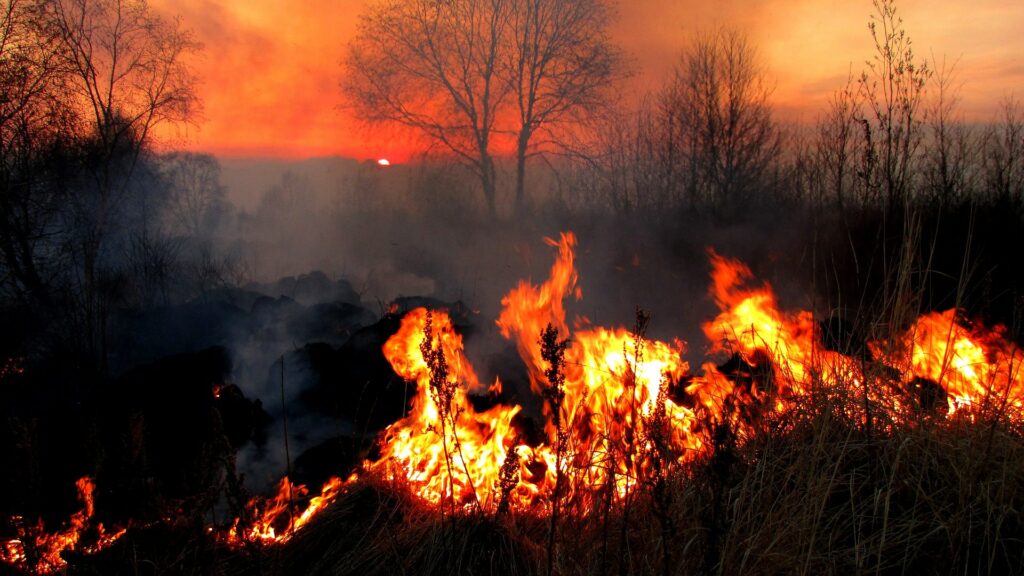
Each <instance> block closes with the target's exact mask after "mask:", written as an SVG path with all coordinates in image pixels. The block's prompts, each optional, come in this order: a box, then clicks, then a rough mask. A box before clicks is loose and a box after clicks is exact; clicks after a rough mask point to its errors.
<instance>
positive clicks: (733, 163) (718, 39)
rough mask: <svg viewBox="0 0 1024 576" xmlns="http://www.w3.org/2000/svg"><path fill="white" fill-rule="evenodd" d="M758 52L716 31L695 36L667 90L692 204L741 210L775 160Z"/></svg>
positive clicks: (672, 133) (776, 142)
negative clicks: (709, 202)
mask: <svg viewBox="0 0 1024 576" xmlns="http://www.w3.org/2000/svg"><path fill="white" fill-rule="evenodd" d="M770 94H771V90H770V88H769V87H768V86H767V83H766V81H765V77H764V70H763V68H762V67H761V65H760V64H759V61H758V57H757V53H756V51H755V50H754V48H753V47H752V46H751V45H750V43H749V42H748V41H747V38H746V37H745V36H744V35H743V34H741V33H739V32H735V31H728V30H721V31H718V32H716V33H712V34H704V35H701V36H700V37H698V38H697V40H696V41H695V42H694V44H693V45H692V47H691V48H690V49H688V50H687V51H686V52H685V53H684V54H683V57H682V61H681V62H680V65H679V67H678V69H677V72H676V76H675V78H674V80H673V82H672V84H671V85H670V86H669V87H667V88H666V90H665V92H664V96H663V98H664V100H665V101H664V103H663V105H662V109H663V111H664V112H663V113H664V114H665V117H666V119H669V120H671V121H672V122H674V123H677V127H675V128H671V129H669V131H668V132H667V134H668V136H669V137H670V138H673V139H676V140H677V141H678V143H676V144H673V145H672V150H673V151H674V152H673V154H675V157H678V158H680V160H681V162H682V166H681V170H680V171H679V175H680V176H681V184H682V185H683V186H684V189H685V196H686V197H688V198H689V200H690V202H691V205H693V204H695V203H697V202H698V201H701V200H705V201H711V202H712V203H713V204H714V205H716V206H718V207H723V206H734V207H735V206H740V205H743V204H744V203H746V202H748V201H750V200H753V199H755V198H756V197H755V193H757V192H759V191H761V189H762V185H763V184H764V180H765V178H766V176H767V175H768V174H769V171H770V168H771V167H772V164H773V163H774V162H775V161H776V160H777V159H778V156H779V149H780V136H779V130H778V127H777V126H776V124H775V122H774V121H773V120H772V117H771V108H770V106H769V103H768V97H769V96H770Z"/></svg>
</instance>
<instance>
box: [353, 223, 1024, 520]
mask: <svg viewBox="0 0 1024 576" xmlns="http://www.w3.org/2000/svg"><path fill="white" fill-rule="evenodd" d="M547 243H548V244H549V245H550V246H552V247H554V248H555V249H556V250H557V255H556V258H555V262H554V264H553V265H552V267H551V273H550V276H549V278H548V279H547V280H546V281H545V282H543V283H541V284H539V285H533V284H531V283H529V282H521V283H520V284H519V285H518V286H517V287H516V288H514V289H513V290H512V291H510V292H509V293H508V294H507V295H506V296H505V297H504V298H503V299H502V305H503V307H504V308H503V310H502V312H501V315H500V316H499V318H498V320H497V325H498V327H499V328H500V330H501V333H502V335H503V336H505V337H506V338H508V339H511V340H513V341H514V342H515V344H516V348H517V350H518V351H519V354H520V356H521V358H522V360H523V362H524V363H525V365H526V367H527V369H528V372H529V376H530V384H531V389H532V391H533V392H534V393H535V394H538V395H539V396H541V397H542V398H544V399H545V402H544V416H545V418H546V423H545V439H544V441H543V442H541V443H540V444H538V445H536V446H531V445H527V444H525V443H523V442H522V441H520V440H519V438H518V436H517V434H516V430H515V427H514V425H513V419H514V417H515V416H516V415H517V414H518V413H519V412H520V410H521V408H520V407H519V406H496V407H494V408H491V409H489V410H487V411H486V412H482V413H478V412H476V411H475V410H474V409H473V406H472V404H471V403H470V402H469V401H468V394H469V393H471V392H475V391H479V390H480V389H481V386H480V383H479V381H478V379H477V376H476V373H475V371H474V370H473V368H472V366H471V365H470V364H469V362H468V360H467V359H466V357H465V355H464V350H463V343H462V338H461V336H460V335H459V334H458V333H457V332H455V331H454V328H453V326H452V324H451V320H450V318H449V317H448V315H447V313H446V312H444V311H442V310H437V311H433V312H431V311H427V310H425V309H422V308H421V309H417V310H413V311H412V312H410V313H409V314H408V315H407V316H406V317H405V318H404V319H403V321H402V327H401V329H400V330H399V331H398V333H397V334H395V336H394V337H392V338H391V339H390V340H389V341H388V342H387V343H386V344H385V346H384V352H385V356H386V357H387V359H388V360H389V362H391V364H392V366H393V368H394V369H395V371H396V373H398V374H399V375H401V376H402V377H403V378H406V379H408V380H410V381H414V382H416V384H417V394H416V396H415V398H414V399H413V400H412V404H411V409H410V412H409V413H408V415H407V416H406V417H405V418H404V419H402V420H401V421H399V422H397V423H395V424H394V425H392V426H391V427H390V428H388V430H387V432H386V433H385V435H384V438H383V440H382V444H381V458H380V459H378V460H376V461H373V462H368V463H366V468H367V469H368V470H369V471H379V472H382V473H383V474H384V475H385V476H386V477H388V478H392V479H403V480H404V481H406V482H408V484H409V486H410V487H411V489H412V491H413V492H414V493H415V494H417V495H418V496H420V497H421V498H423V499H424V500H425V501H428V502H432V503H434V504H441V505H444V504H445V503H446V502H450V503H452V505H453V508H455V507H458V506H460V507H463V508H472V507H480V506H482V507H495V508H500V506H501V503H499V502H498V501H499V500H500V499H504V498H507V499H509V500H510V502H509V504H511V505H512V506H514V507H517V508H520V509H537V508H538V506H539V507H540V508H541V509H544V507H546V506H550V503H551V501H552V500H553V499H555V498H565V499H568V500H569V501H571V502H573V504H574V505H575V507H576V509H577V510H582V509H585V508H586V507H587V506H590V505H592V504H594V503H595V502H596V500H595V499H596V498H600V497H602V496H601V495H602V494H611V495H612V497H613V498H623V497H626V496H627V495H628V494H629V493H630V492H631V491H632V490H633V489H634V488H635V487H636V486H637V485H639V484H640V483H642V482H644V481H645V480H646V479H649V477H650V476H651V474H656V473H658V472H657V470H662V469H663V468H664V466H666V465H675V464H678V463H683V462H686V461H688V460H691V459H693V458H695V457H697V456H699V455H701V454H705V453H706V452H707V451H708V450H709V449H710V447H709V445H708V442H707V438H708V436H707V435H708V431H709V424H713V423H716V422H719V423H721V422H724V423H728V424H729V425H730V426H732V427H733V429H734V431H735V432H736V433H737V436H738V437H739V438H741V439H742V437H743V436H744V435H745V434H747V433H749V432H750V431H751V429H752V427H753V425H754V422H753V419H754V418H755V417H756V415H757V414H767V413H771V412H775V413H782V412H785V411H787V410H790V409H792V408H793V407H795V406H797V405H798V404H799V402H800V401H801V399H802V398H805V397H806V396H807V395H808V394H810V393H812V391H814V390H816V389H819V390H829V391H839V392H840V393H843V394H846V395H847V397H850V398H860V397H861V395H865V396H866V399H867V401H868V402H869V403H870V404H871V405H872V406H883V407H885V406H888V408H889V409H890V410H891V411H892V413H893V414H899V413H900V411H901V410H903V409H905V408H906V407H907V406H909V405H911V404H912V402H909V401H908V399H909V398H910V397H911V396H912V394H913V393H914V388H913V386H912V384H913V383H914V382H917V381H919V380H921V379H925V380H927V381H931V382H935V383H936V385H938V386H940V387H941V388H942V390H943V391H944V392H945V394H946V398H947V400H948V403H949V411H950V412H953V411H955V410H957V409H959V408H961V407H964V406H976V405H978V404H979V403H980V402H989V401H991V400H992V399H997V400H1001V401H1002V402H1003V404H1004V405H1005V406H1009V407H1013V408H1021V407H1022V405H1024V386H1022V384H1024V375H1022V373H1021V371H1020V369H1019V368H1018V364H1019V361H1020V358H1021V354H1020V351H1019V350H1018V349H1017V348H1016V347H1015V346H1014V345H1012V344H1010V343H1008V342H1007V341H1006V340H1005V338H1004V337H1003V332H1002V329H1000V328H997V329H993V330H987V329H985V328H983V327H980V326H978V327H974V328H972V327H970V326H968V325H965V324H963V323H961V322H960V321H959V320H957V318H956V311H952V310H951V311H947V312H942V313H929V314H925V315H924V316H922V317H921V318H920V319H919V320H918V322H917V323H916V324H915V325H914V326H912V327H911V328H910V329H909V330H907V331H906V332H905V333H901V334H898V335H897V337H896V338H895V344H893V343H890V344H888V345H886V346H882V345H881V344H878V343H869V347H870V349H871V351H872V352H873V353H874V357H873V358H870V359H866V358H854V357H850V356H847V355H844V354H841V353H839V352H835V351H832V350H828V349H826V348H825V347H824V346H823V344H822V341H821V333H820V329H819V327H818V325H817V323H816V322H815V320H814V316H813V314H812V313H811V312H809V311H795V312H787V311H783V310H781V309H780V308H779V306H778V303H777V299H776V297H775V294H774V292H773V290H772V288H771V286H770V285H768V284H767V283H764V284H760V285H758V284H754V283H752V281H753V274H752V273H751V271H750V269H749V268H748V267H747V266H746V265H744V264H743V263H741V262H739V261H736V260H730V259H727V258H724V257H722V256H719V255H718V254H716V253H715V252H713V251H710V252H709V255H710V260H711V266H712V274H711V278H712V282H711V288H710V296H711V298H712V299H713V300H714V302H715V303H716V304H717V305H718V307H719V309H720V313H719V314H718V315H717V316H716V317H715V318H714V319H713V320H711V321H710V322H707V323H706V324H704V326H703V329H704V333H705V335H706V336H707V338H708V340H709V342H710V343H711V346H710V353H711V354H713V355H715V356H717V357H719V358H722V357H726V358H731V359H730V360H728V361H726V362H725V363H724V364H716V363H713V362H706V363H704V364H703V365H702V367H701V372H700V374H697V375H692V374H690V373H689V365H688V364H687V362H686V361H685V360H683V358H682V355H683V352H684V350H685V344H684V343H683V342H681V341H678V340H676V341H673V342H671V343H668V342H661V341H657V340H650V339H647V338H646V337H645V335H644V325H645V323H646V320H645V319H643V315H642V314H638V323H637V327H635V328H633V329H632V330H630V329H626V328H602V327H589V324H590V322H589V321H588V320H587V319H585V318H576V319H575V321H574V322H573V324H574V326H576V327H577V328H579V330H578V331H577V332H575V333H570V330H569V328H568V323H567V321H566V311H565V300H566V299H567V298H568V297H570V296H572V297H575V298H576V299H580V298H582V293H581V291H580V289H579V287H578V286H577V282H578V275H577V272H576V270H575V266H574V258H575V256H574V247H575V245H576V238H575V236H574V235H573V234H572V233H565V234H562V236H561V237H560V238H559V239H558V240H553V239H548V240H547ZM546 330H553V331H554V333H557V336H558V339H560V340H561V339H566V338H567V339H568V342H567V343H566V344H565V345H564V351H563V353H564V360H563V362H562V364H563V365H562V366H561V373H560V377H561V378H562V379H563V380H562V381H561V382H560V384H559V385H558V386H559V388H558V389H557V390H555V389H554V388H552V386H553V385H552V383H551V382H549V380H550V375H551V374H552V373H551V372H550V371H551V369H552V365H551V362H549V361H548V360H546V359H545V354H544V347H543V345H542V337H543V335H544V334H545V332H546ZM886 351H888V352H886ZM439 358H440V359H441V363H440V367H441V369H440V370H438V367H439V364H438V359H439ZM880 367H889V368H890V369H893V368H894V369H896V370H897V371H898V373H899V374H900V377H899V380H900V381H899V382H892V381H891V377H890V378H889V380H887V379H886V378H885V377H882V376H879V374H885V373H886V371H885V370H883V369H881V368H880ZM890 372H891V370H890ZM680 388H683V389H684V393H683V394H679V393H678V390H679V389H680ZM670 390H675V391H676V393H669V391H670ZM861 416H863V415H861ZM666 457H668V460H669V461H667V462H666V461H664V460H665V458H666ZM659 458H660V459H661V460H660V461H659V462H655V460H656V459H659ZM503 471H504V472H503ZM567 472H568V473H567ZM510 481H514V489H512V490H511V491H508V494H506V495H502V494H501V493H500V492H501V488H502V487H503V486H506V485H508V484H509V482H510ZM560 482H561V483H563V484H562V485H561V486H559V487H558V489H557V491H556V485H557V484H558V483H560ZM581 507H582V508H581Z"/></svg>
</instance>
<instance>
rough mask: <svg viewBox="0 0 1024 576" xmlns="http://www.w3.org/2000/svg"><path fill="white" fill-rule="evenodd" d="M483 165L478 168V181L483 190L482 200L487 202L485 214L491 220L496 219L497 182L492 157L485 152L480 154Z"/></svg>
mask: <svg viewBox="0 0 1024 576" xmlns="http://www.w3.org/2000/svg"><path fill="white" fill-rule="evenodd" d="M481 156H482V158H481V160H482V162H481V164H482V165H483V166H482V168H481V170H480V183H481V185H482V186H483V190H484V200H485V201H486V202H487V216H488V217H489V218H490V219H491V220H497V219H498V208H497V202H496V200H495V196H496V195H497V184H496V182H495V171H494V159H493V158H491V155H490V154H488V153H487V152H483V153H482V154H481Z"/></svg>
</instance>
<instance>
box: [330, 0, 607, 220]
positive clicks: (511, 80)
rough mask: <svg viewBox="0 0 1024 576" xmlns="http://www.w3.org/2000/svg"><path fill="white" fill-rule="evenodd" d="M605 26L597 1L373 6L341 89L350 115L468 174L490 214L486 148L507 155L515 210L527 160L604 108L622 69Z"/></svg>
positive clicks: (405, 1) (492, 178) (491, 170)
mask: <svg viewBox="0 0 1024 576" xmlns="http://www.w3.org/2000/svg"><path fill="white" fill-rule="evenodd" d="M607 24H608V8H607V5H606V4H605V3H604V1H603V0H448V1H445V2H437V1H436V0H382V1H380V2H378V3H376V4H374V5H373V6H371V7H370V8H369V10H368V12H367V13H366V14H365V15H364V16H363V17H362V19H361V21H360V25H359V31H358V33H357V35H356V38H355V39H354V40H353V41H352V42H351V43H350V44H349V46H348V52H347V55H346V58H345V68H346V76H345V80H344V83H343V91H344V93H345V95H346V97H347V100H348V101H349V103H350V104H351V105H352V106H353V107H354V109H355V110H356V111H357V115H358V116H359V117H360V118H363V119H364V120H366V121H368V122H370V123H371V124H373V123H394V124H399V125H403V126H407V127H410V128H413V129H415V130H417V131H418V132H420V133H421V134H423V135H425V136H426V137H427V138H429V139H430V140H431V141H432V142H433V143H435V144H438V145H440V146H441V147H443V148H444V149H446V150H447V151H448V152H450V153H452V154H453V155H454V156H455V157H456V158H458V159H459V160H460V161H461V162H462V163H463V164H465V165H466V166H468V167H469V168H470V169H472V170H473V172H474V173H475V174H476V175H477V177H479V179H480V184H481V187H482V190H483V195H484V200H485V202H486V206H487V210H488V213H489V214H490V215H491V216H492V217H494V216H495V215H496V213H497V194H496V190H497V171H496V170H495V160H494V154H495V150H496V149H497V148H498V147H501V148H504V147H506V146H509V147H511V148H513V149H514V150H515V152H516V161H517V162H516V191H515V207H516V209H517V210H519V209H521V208H522V207H523V205H524V202H525V196H526V195H525V173H526V163H527V160H528V159H529V158H530V157H531V156H533V155H535V154H539V153H542V152H545V151H549V150H551V149H552V148H553V145H555V144H557V143H558V138H557V137H556V135H558V134H559V133H564V129H565V128H566V126H567V125H568V124H571V123H572V122H573V121H575V120H579V119H580V117H581V116H582V115H583V114H584V113H589V112H593V111H595V110H597V109H598V107H599V106H598V104H599V103H601V102H602V101H603V100H604V96H605V95H606V94H607V90H608V88H609V84H610V83H611V79H612V78H613V77H614V76H615V74H616V73H617V71H618V70H619V69H620V61H621V58H620V56H619V54H618V51H617V50H615V48H614V47H613V46H612V44H611V42H610V41H609V40H608V36H607V32H606V28H607ZM538 135H543V136H542V138H543V139H542V140H540V141H538V140H537V139H536V138H537V137H538Z"/></svg>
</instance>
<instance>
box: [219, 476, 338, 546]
mask: <svg viewBox="0 0 1024 576" xmlns="http://www.w3.org/2000/svg"><path fill="white" fill-rule="evenodd" d="M343 487H344V483H343V482H342V480H341V478H338V477H332V478H330V479H329V480H327V482H325V483H324V485H323V487H322V488H320V494H319V495H318V496H314V497H313V498H311V499H310V500H309V502H308V504H306V507H305V509H303V510H302V511H301V512H297V510H298V509H297V507H296V504H295V502H296V501H301V500H304V499H305V498H306V497H307V496H308V495H309V490H308V489H307V488H306V487H305V486H304V485H302V484H293V483H292V482H291V480H289V479H288V477H287V476H285V477H284V478H282V479H281V481H280V482H279V483H278V486H277V494H275V495H274V496H273V497H271V498H268V499H263V498H259V497H254V498H252V499H251V500H250V501H249V502H248V504H247V505H246V517H247V518H248V522H243V520H242V519H241V518H236V519H235V521H234V523H233V524H232V526H231V528H230V529H229V530H228V533H227V535H226V536H225V540H226V541H227V543H228V545H231V546H241V545H243V544H246V543H249V544H281V543H284V542H287V541H288V540H290V539H291V538H292V536H294V535H295V533H296V532H298V531H299V530H300V529H301V528H302V527H303V526H305V525H306V524H307V523H309V521H310V520H311V519H313V517H314V516H315V515H316V514H317V513H318V512H320V511H321V510H323V509H324V508H326V507H327V505H328V504H330V503H331V502H332V501H334V499H335V498H337V497H338V494H340V493H341V490H342V488H343Z"/></svg>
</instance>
